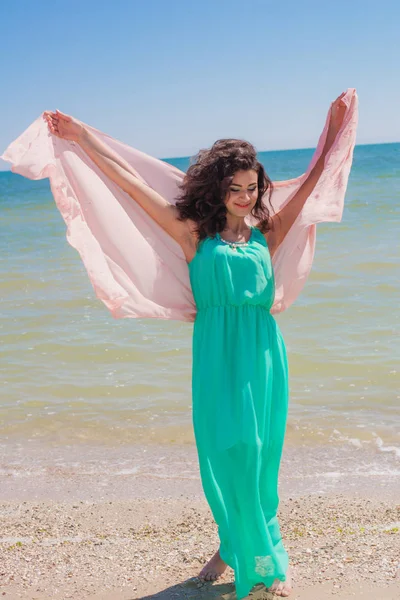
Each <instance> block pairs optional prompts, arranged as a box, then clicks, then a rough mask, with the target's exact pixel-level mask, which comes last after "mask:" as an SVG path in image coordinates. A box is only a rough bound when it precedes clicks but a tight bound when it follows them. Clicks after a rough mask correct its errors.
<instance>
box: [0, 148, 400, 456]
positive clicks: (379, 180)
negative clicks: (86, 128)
mask: <svg viewBox="0 0 400 600" xmlns="http://www.w3.org/2000/svg"><path fill="white" fill-rule="evenodd" d="M312 154H313V150H311V149H307V150H289V151H276V152H263V153H260V155H259V157H260V160H261V161H262V162H263V164H264V165H265V167H266V169H267V172H268V174H269V175H270V177H271V178H272V179H275V180H277V179H289V178H292V177H295V176H297V175H300V174H301V173H303V172H304V171H305V170H306V167H307V165H308V163H309V161H310V159H311V156H312ZM168 162H171V163H172V164H174V165H175V166H177V167H178V168H180V169H182V170H186V168H187V167H188V164H189V158H188V157H184V158H174V159H168ZM399 200H400V144H379V145H366V146H356V148H355V152H354V161H353V167H352V171H351V174H350V180H349V185H348V190H347V195H346V202H345V210H344V215H343V219H342V221H341V223H322V224H319V225H318V227H317V245H316V254H315V259H314V265H313V270H312V273H311V275H310V277H309V280H308V282H307V284H306V286H305V288H304V289H303V291H302V293H301V295H300V297H299V298H298V300H297V301H296V302H295V304H294V305H292V307H290V309H289V310H287V311H286V312H284V313H282V314H280V315H276V319H277V321H278V323H279V326H280V328H281V330H282V333H283V335H284V337H285V341H286V345H287V349H288V354H289V370H290V409H289V420H288V428H287V436H286V444H287V445H288V446H289V447H293V448H296V447H298V448H300V447H305V446H306V447H320V448H321V449H323V450H324V452H325V451H326V449H327V448H328V447H331V448H338V447H346V448H347V449H348V448H354V451H355V452H356V451H360V450H362V449H363V448H365V449H366V450H367V449H368V451H369V452H370V451H374V452H375V453H376V456H379V454H381V455H382V456H383V455H385V456H392V457H393V460H396V459H399V458H400V440H399V400H400V361H399V359H400V350H399V347H400V346H399V339H400V337H399V329H400V327H399V326H400V318H399V315H400V311H399V298H400V267H399V261H400V244H399V226H400V208H399V207H400V202H399ZM0 207H1V229H0V234H1V236H0V256H1V263H0V286H1V304H0V333H1V346H0V358H1V360H0V382H1V387H0V437H1V439H0V448H3V449H5V448H6V447H11V445H12V444H17V445H19V446H25V445H26V444H29V443H30V444H40V445H41V447H42V448H49V449H51V448H55V447H57V448H58V449H60V448H62V447H65V448H68V447H72V446H74V447H75V446H78V447H79V446H81V447H82V448H83V447H85V446H86V447H88V446H90V447H92V448H94V447H96V448H99V447H108V448H111V447H112V448H118V447H121V449H122V447H129V446H130V445H132V444H135V445H138V444H139V445H140V446H141V447H143V446H146V445H148V446H153V447H154V444H159V445H163V447H166V446H168V445H181V444H191V445H193V444H194V437H193V432H192V421H191V391H190V382H191V335H192V324H188V323H181V322H178V321H161V320H155V319H142V320H137V319H122V320H115V319H113V318H112V317H111V315H110V314H109V313H108V311H107V309H106V307H105V306H104V305H103V304H102V303H101V302H100V301H99V300H98V299H97V298H96V297H95V294H94V291H93V289H92V287H91V284H90V282H89V280H88V277H87V275H86V271H85V269H84V267H83V265H82V263H81V261H80V258H79V255H78V253H77V252H76V251H75V250H74V249H73V248H72V247H70V246H69V245H68V243H67V241H66V237H65V230H66V228H65V224H64V222H63V220H62V218H61V216H60V214H59V212H58V210H57V208H56V206H55V203H54V201H53V198H52V195H51V192H50V187H49V183H48V180H42V181H30V180H28V179H25V178H23V177H21V176H19V175H16V174H13V173H11V172H0ZM210 418H212V415H210ZM4 456H5V455H4Z"/></svg>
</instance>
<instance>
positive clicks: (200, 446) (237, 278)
mask: <svg viewBox="0 0 400 600" xmlns="http://www.w3.org/2000/svg"><path fill="white" fill-rule="evenodd" d="M343 96H344V94H341V95H340V96H339V97H338V98H337V99H336V100H335V102H333V103H332V106H331V118H330V124H329V129H328V134H327V137H326V142H325V146H324V149H323V152H322V154H321V156H320V157H319V159H318V161H317V162H316V164H315V165H314V167H313V169H312V170H311V171H310V173H309V176H308V177H307V179H306V180H305V181H304V183H303V184H302V186H301V187H300V188H299V189H298V191H297V192H296V194H295V195H294V196H293V197H292V198H291V200H290V202H288V203H287V204H286V205H285V206H284V207H283V208H282V209H281V210H280V211H279V212H277V213H276V214H272V212H270V211H269V210H268V208H267V205H266V204H265V203H264V202H263V198H264V197H265V196H266V194H267V195H268V196H269V197H271V192H272V183H271V180H270V179H269V178H268V176H267V175H266V173H265V171H264V168H263V166H262V165H261V163H260V162H258V160H257V158H256V151H255V149H254V147H253V146H252V145H251V144H249V143H248V142H245V141H242V140H235V139H228V140H226V139H225V140H218V141H217V142H216V143H215V144H214V145H213V146H212V147H211V148H210V149H208V150H202V151H201V152H199V154H198V156H197V161H196V163H195V164H192V165H191V166H190V167H189V169H188V171H187V173H186V176H185V178H184V180H183V182H182V184H181V193H180V197H179V199H178V201H177V202H176V204H175V205H173V204H170V203H169V202H168V201H167V200H166V199H165V198H163V196H162V195H160V194H159V193H158V192H156V191H155V190H153V189H152V188H150V187H149V186H147V185H146V184H145V183H143V182H142V181H141V180H140V179H139V178H138V177H137V176H136V174H135V173H134V172H133V170H132V171H130V170H129V169H127V168H126V163H124V162H123V161H121V160H120V159H119V157H118V155H117V154H116V153H114V152H113V151H112V150H110V148H108V147H107V145H106V144H103V143H102V142H101V141H100V140H99V139H97V138H96V136H94V135H93V134H92V133H91V132H90V131H89V130H88V129H87V128H86V127H85V125H84V124H83V123H81V122H80V121H78V120H77V119H74V118H72V117H71V116H68V115H65V114H63V113H61V112H59V111H56V112H55V113H54V112H51V111H46V112H45V113H44V118H45V120H46V121H47V123H48V127H49V130H50V131H51V133H53V134H54V135H56V136H58V137H60V138H64V139H66V140H71V141H73V142H75V143H77V144H79V145H80V147H81V148H82V149H83V150H84V151H85V152H86V153H87V154H88V156H89V157H90V158H91V159H92V160H93V161H94V163H96V165H97V166H98V167H99V168H100V169H101V170H102V171H103V172H104V173H105V175H107V176H108V177H109V178H110V179H112V180H113V181H114V182H115V183H116V184H117V185H118V186H120V188H121V189H123V190H124V191H125V192H127V193H128V194H129V196H130V197H131V198H132V199H133V200H134V201H135V202H137V203H138V204H139V205H140V206H141V207H142V208H143V209H144V210H145V211H146V212H147V213H148V214H149V215H150V217H152V218H153V219H154V220H155V221H156V222H157V223H158V224H159V225H160V226H161V227H162V228H163V229H164V230H165V231H166V232H167V233H169V234H170V236H172V237H173V238H174V239H175V240H176V241H177V242H178V244H179V245H180V246H181V248H182V250H183V253H184V255H185V257H186V261H187V263H188V269H189V275H190V282H191V286H192V290H193V295H194V299H195V302H196V308H197V313H196V319H195V322H194V329H193V373H192V391H193V425H194V433H195V438H196V445H197V451H198V457H199V465H200V473H201V479H202V485H203V489H204V493H205V496H206V498H207V501H208V503H209V505H210V508H211V511H212V513H213V516H214V518H215V521H216V523H217V525H218V533H219V538H220V547H219V549H218V550H217V552H216V553H215V554H214V556H213V557H212V558H211V560H210V561H209V562H208V563H207V565H206V566H205V567H204V568H203V569H202V571H201V572H200V574H199V576H200V577H201V578H202V579H205V580H215V579H217V578H218V577H219V576H220V575H221V574H222V573H223V572H224V571H225V569H226V567H227V565H230V566H231V567H232V568H233V569H234V572H235V584H236V592H237V597H238V598H239V599H240V598H244V597H245V596H247V595H248V594H249V592H250V591H251V589H252V588H253V587H254V586H255V585H256V584H258V583H263V584H264V585H265V586H266V587H267V588H268V589H269V590H270V591H273V592H274V593H275V594H276V595H277V596H289V594H290V592H291V573H290V567H289V557H288V554H287V552H286V550H285V548H284V546H283V544H282V539H281V535H280V529H279V524H278V520H277V509H278V503H279V499H278V472H279V466H280V460H281V454H282V447H283V441H284V435H285V429H286V418H287V409H288V396H289V394H288V365H287V355H286V348H285V344H284V340H283V338H282V335H281V332H280V330H279V327H278V325H277V323H276V321H275V319H274V317H273V316H272V315H271V313H270V309H271V306H272V303H273V300H274V295H275V281H274V273H273V269H272V263H271V259H272V257H273V255H274V253H275V252H276V250H277V248H278V247H279V245H280V244H281V243H282V241H283V239H284V238H285V236H286V234H287V233H288V231H289V230H290V228H291V226H292V225H293V223H294V222H295V220H296V218H297V217H298V215H299V213H300V211H301V209H302V207H303V206H304V203H305V202H306V200H307V198H308V197H309V195H310V194H311V192H312V190H313V189H314V187H315V185H316V183H317V181H318V179H319V177H320V174H321V173H322V170H323V167H324V160H325V156H326V154H327V153H328V151H329V149H330V148H331V146H332V143H333V141H334V139H335V138H336V135H337V133H338V131H339V129H340V127H341V124H342V120H343V116H344V112H345V106H344V104H343V103H342V102H341V99H342V97H343ZM248 219H253V220H255V221H256V222H257V223H258V225H257V226H249V225H248V222H247V220H248Z"/></svg>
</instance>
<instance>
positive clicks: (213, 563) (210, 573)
mask: <svg viewBox="0 0 400 600" xmlns="http://www.w3.org/2000/svg"><path fill="white" fill-rule="evenodd" d="M227 566H228V565H227V564H226V562H224V561H223V560H222V558H221V557H220V555H219V550H217V551H216V553H215V554H214V556H213V557H212V559H211V560H209V561H208V563H207V564H206V566H205V567H203V569H202V570H201V571H200V573H199V575H198V578H199V579H202V580H203V581H215V580H216V579H218V577H220V576H221V575H222V573H223V572H224V571H225V570H226V567H227Z"/></svg>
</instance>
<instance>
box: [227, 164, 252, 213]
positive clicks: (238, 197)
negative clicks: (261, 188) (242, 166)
mask: <svg viewBox="0 0 400 600" xmlns="http://www.w3.org/2000/svg"><path fill="white" fill-rule="evenodd" d="M257 197H258V184H257V171H254V170H253V169H251V170H249V171H236V173H235V175H234V176H233V180H232V183H231V184H230V186H229V188H228V192H227V194H226V197H225V205H226V209H227V211H228V212H229V213H230V214H231V215H234V216H235V217H244V216H246V215H247V214H249V212H250V211H251V209H252V208H253V207H254V205H255V204H256V202H257Z"/></svg>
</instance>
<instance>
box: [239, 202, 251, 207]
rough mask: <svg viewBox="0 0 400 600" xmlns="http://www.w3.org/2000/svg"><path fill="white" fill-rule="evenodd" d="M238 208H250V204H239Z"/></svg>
mask: <svg viewBox="0 0 400 600" xmlns="http://www.w3.org/2000/svg"><path fill="white" fill-rule="evenodd" d="M236 206H240V208H246V206H250V202H248V204H239V203H238V202H237V203H236Z"/></svg>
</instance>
